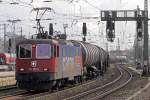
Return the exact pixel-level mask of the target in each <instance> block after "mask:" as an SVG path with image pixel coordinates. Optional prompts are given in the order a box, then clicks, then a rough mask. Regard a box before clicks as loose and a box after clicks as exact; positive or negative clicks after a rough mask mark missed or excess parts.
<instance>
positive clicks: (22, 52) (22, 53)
mask: <svg viewBox="0 0 150 100" xmlns="http://www.w3.org/2000/svg"><path fill="white" fill-rule="evenodd" d="M31 48H32V47H31V44H21V45H19V58H31V52H32V49H31Z"/></svg>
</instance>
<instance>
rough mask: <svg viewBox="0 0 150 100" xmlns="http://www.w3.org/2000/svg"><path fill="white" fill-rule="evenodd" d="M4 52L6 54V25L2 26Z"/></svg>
mask: <svg viewBox="0 0 150 100" xmlns="http://www.w3.org/2000/svg"><path fill="white" fill-rule="evenodd" d="M4 52H6V24H4Z"/></svg>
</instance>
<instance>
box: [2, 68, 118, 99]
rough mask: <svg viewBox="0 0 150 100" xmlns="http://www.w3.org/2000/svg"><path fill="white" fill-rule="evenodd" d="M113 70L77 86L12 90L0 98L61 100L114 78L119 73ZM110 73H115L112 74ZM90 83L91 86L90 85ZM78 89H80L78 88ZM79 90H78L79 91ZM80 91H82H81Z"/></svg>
mask: <svg viewBox="0 0 150 100" xmlns="http://www.w3.org/2000/svg"><path fill="white" fill-rule="evenodd" d="M115 71H116V72H117V74H116V72H115ZM115 71H108V72H109V74H108V76H109V77H108V76H107V78H106V76H105V78H104V79H102V77H101V78H98V79H95V80H90V81H87V82H85V83H84V84H80V85H77V86H74V87H67V88H65V89H64V90H61V91H54V92H26V91H22V90H16V91H15V90H14V93H13V94H11V93H12V92H11V93H10V94H9V93H6V95H3V96H2V95H0V99H3V100H12V99H13V100H15V99H21V100H22V99H25V100H28V99H29V100H32V99H34V100H35V99H36V100H42V99H47V100H54V99H55V100H62V99H65V98H66V97H69V96H72V95H75V94H77V93H81V91H80V90H83V91H87V90H89V89H92V88H96V87H98V86H99V85H101V86H102V85H104V84H106V83H108V82H110V80H111V81H112V80H114V79H116V77H118V76H119V73H118V72H120V71H118V70H117V69H116V68H115ZM112 73H115V74H113V75H112ZM120 74H121V73H120ZM120 77H121V76H119V77H118V78H117V79H116V80H119V78H120ZM91 84H92V86H91ZM79 89H80V90H79ZM79 91H80V92H79ZM83 91H82V92H83Z"/></svg>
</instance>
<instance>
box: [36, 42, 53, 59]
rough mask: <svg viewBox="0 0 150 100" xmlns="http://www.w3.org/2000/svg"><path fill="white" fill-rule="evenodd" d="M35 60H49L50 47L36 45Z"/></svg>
mask: <svg viewBox="0 0 150 100" xmlns="http://www.w3.org/2000/svg"><path fill="white" fill-rule="evenodd" d="M36 58H41V59H43V58H46V59H47V58H51V45H49V44H37V46H36Z"/></svg>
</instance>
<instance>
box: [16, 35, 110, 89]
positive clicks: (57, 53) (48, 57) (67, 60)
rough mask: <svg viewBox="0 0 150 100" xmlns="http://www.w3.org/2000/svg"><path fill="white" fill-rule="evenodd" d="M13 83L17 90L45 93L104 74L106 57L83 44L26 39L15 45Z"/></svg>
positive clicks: (70, 41)
mask: <svg viewBox="0 0 150 100" xmlns="http://www.w3.org/2000/svg"><path fill="white" fill-rule="evenodd" d="M16 50H17V59H16V80H17V85H18V87H19V88H21V89H25V90H28V91H31V90H49V89H53V88H60V87H62V86H64V85H65V84H67V83H70V82H71V83H80V82H82V81H83V80H86V79H92V78H95V77H97V76H100V74H101V75H102V74H103V73H105V72H106V70H107V67H108V66H109V55H108V53H107V52H106V51H104V50H103V49H102V48H100V47H98V46H96V45H93V44H90V43H86V42H83V41H75V40H63V39H53V38H52V39H28V40H24V41H21V42H20V43H18V44H17V46H16Z"/></svg>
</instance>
